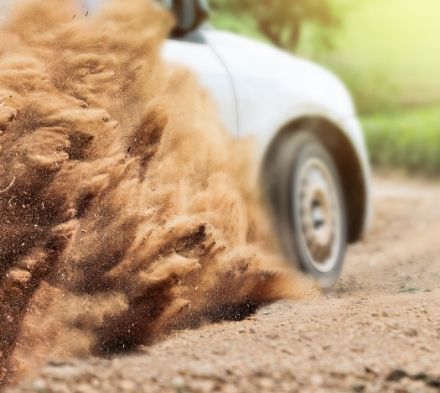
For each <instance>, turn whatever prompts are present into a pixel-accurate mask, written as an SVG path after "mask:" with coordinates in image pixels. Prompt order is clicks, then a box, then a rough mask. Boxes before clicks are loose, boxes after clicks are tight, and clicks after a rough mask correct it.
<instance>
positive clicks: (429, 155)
mask: <svg viewBox="0 0 440 393" xmlns="http://www.w3.org/2000/svg"><path fill="white" fill-rule="evenodd" d="M363 125H364V129H365V133H366V137H367V143H368V147H369V151H370V155H371V159H372V162H373V164H375V165H377V166H381V167H388V168H396V167H397V168H403V169H407V170H410V171H417V172H424V173H428V174H437V175H438V174H439V173H440V108H439V107H433V108H429V109H419V110H412V111H406V112H403V111H402V112H396V113H394V114H391V113H388V114H379V115H373V116H369V117H366V118H364V119H363Z"/></svg>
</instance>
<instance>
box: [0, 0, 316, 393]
mask: <svg viewBox="0 0 440 393" xmlns="http://www.w3.org/2000/svg"><path fill="white" fill-rule="evenodd" d="M172 25H173V20H172V18H171V17H170V16H169V15H168V14H167V13H166V12H165V11H164V10H163V9H161V8H160V7H159V6H158V5H157V4H155V3H153V2H151V3H147V4H146V1H145V0H131V1H126V0H114V1H112V2H110V3H109V4H107V5H106V6H105V8H104V9H103V10H102V11H100V13H99V14H96V15H89V16H86V15H84V14H83V11H81V9H80V8H76V6H75V4H73V3H72V2H70V1H68V0H51V1H50V2H47V1H44V2H42V1H41V0H26V1H21V2H19V3H18V4H17V6H16V7H15V10H14V11H13V13H12V15H11V17H10V18H9V19H8V20H7V21H6V22H5V24H4V25H3V26H2V28H1V30H0V321H1V330H0V385H2V384H5V383H8V382H14V381H15V380H17V378H18V376H22V375H23V374H24V373H26V372H28V371H29V370H30V369H31V368H32V367H33V366H34V365H35V364H40V363H41V362H43V361H45V360H47V359H48V358H54V357H61V356H79V357H81V356H88V355H98V356H100V355H106V354H112V353H117V352H118V351H126V350H132V349H136V348H137V347H139V346H141V345H148V344H151V343H153V342H155V341H157V340H159V339H161V338H163V337H164V336H165V335H166V334H168V333H169V332H171V331H173V330H176V329H182V328H188V327H197V326H199V325H201V324H203V323H207V322H213V321H219V320H229V319H232V320H233V319H240V318H242V317H244V316H246V315H249V313H251V312H253V311H254V310H255V309H256V308H257V307H258V306H260V305H262V304H264V303H267V302H271V301H274V300H277V299H280V298H284V297H296V296H301V295H303V294H304V293H305V291H308V290H310V289H311V286H310V285H309V284H308V283H307V282H305V281H304V280H303V279H302V278H300V277H297V276H296V275H295V274H294V273H291V272H289V271H288V270H286V268H285V266H284V264H283V261H282V258H281V257H280V256H279V255H278V253H277V249H276V247H275V246H274V244H273V243H274V242H273V240H272V239H271V230H270V229H271V228H270V225H269V223H268V222H267V221H268V220H267V219H266V214H265V212H264V209H263V207H262V205H261V203H260V200H259V197H258V192H257V187H256V180H255V179H256V177H257V174H256V168H257V165H256V164H255V162H254V161H253V158H252V154H251V151H252V145H251V143H249V142H248V141H237V140H234V139H233V138H232V137H231V136H229V135H228V134H227V132H226V131H224V130H223V128H222V127H221V125H220V124H219V121H218V119H217V113H216V110H215V107H214V106H213V104H212V103H211V101H210V98H209V97H208V95H207V94H206V92H204V91H203V90H202V89H201V88H200V87H199V86H198V83H197V80H196V78H195V77H193V76H191V75H190V74H189V73H188V72H187V71H186V70H183V69H180V68H179V67H177V66H175V65H169V64H164V62H163V61H162V60H161V58H160V49H161V45H162V43H163V41H164V40H165V38H166V37H167V36H168V33H169V31H170V29H171V28H172Z"/></svg>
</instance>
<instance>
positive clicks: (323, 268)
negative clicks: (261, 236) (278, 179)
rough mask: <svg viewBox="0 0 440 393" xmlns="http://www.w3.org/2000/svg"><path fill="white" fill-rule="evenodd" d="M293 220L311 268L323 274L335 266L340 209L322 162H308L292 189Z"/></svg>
mask: <svg viewBox="0 0 440 393" xmlns="http://www.w3.org/2000/svg"><path fill="white" fill-rule="evenodd" d="M295 190H296V195H295V203H294V206H295V209H294V214H295V217H294V219H295V220H296V222H297V227H298V229H299V231H298V232H299V240H300V242H301V243H302V246H303V248H304V249H305V251H306V253H307V257H308V259H309V260H310V262H311V264H312V266H313V267H314V268H315V269H316V270H318V271H319V272H321V273H323V274H325V273H329V272H330V271H332V270H333V268H334V267H335V265H336V264H337V262H338V254H339V251H340V250H339V249H340V243H341V205H340V198H339V196H338V192H337V189H336V185H335V180H334V178H333V176H332V173H331V172H330V170H329V168H328V166H327V165H326V163H325V162H323V161H321V160H319V159H317V158H310V159H308V160H307V161H306V162H305V163H304V164H303V165H302V167H301V170H300V172H299V176H298V177H297V184H296V187H295Z"/></svg>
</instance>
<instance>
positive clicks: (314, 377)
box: [310, 374, 324, 386]
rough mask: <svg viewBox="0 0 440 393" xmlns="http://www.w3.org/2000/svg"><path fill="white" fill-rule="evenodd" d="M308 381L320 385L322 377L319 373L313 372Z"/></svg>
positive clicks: (322, 380)
mask: <svg viewBox="0 0 440 393" xmlns="http://www.w3.org/2000/svg"><path fill="white" fill-rule="evenodd" d="M310 383H311V384H312V385H313V386H321V385H322V384H323V383H324V378H323V377H322V375H320V374H314V375H312V377H311V378H310Z"/></svg>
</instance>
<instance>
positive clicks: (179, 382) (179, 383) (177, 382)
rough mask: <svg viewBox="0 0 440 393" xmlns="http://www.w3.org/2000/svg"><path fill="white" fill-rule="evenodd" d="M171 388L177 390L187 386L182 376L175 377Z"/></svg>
mask: <svg viewBox="0 0 440 393" xmlns="http://www.w3.org/2000/svg"><path fill="white" fill-rule="evenodd" d="M171 386H172V387H173V388H176V389H181V388H183V387H185V386H186V384H185V380H184V379H183V377H181V376H178V377H175V378H173V380H172V381H171Z"/></svg>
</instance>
